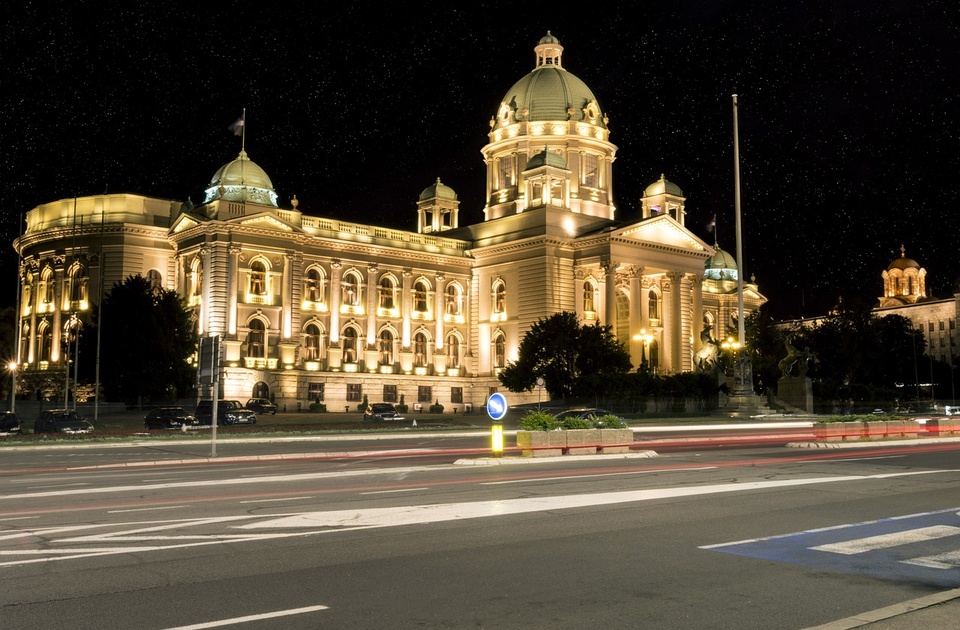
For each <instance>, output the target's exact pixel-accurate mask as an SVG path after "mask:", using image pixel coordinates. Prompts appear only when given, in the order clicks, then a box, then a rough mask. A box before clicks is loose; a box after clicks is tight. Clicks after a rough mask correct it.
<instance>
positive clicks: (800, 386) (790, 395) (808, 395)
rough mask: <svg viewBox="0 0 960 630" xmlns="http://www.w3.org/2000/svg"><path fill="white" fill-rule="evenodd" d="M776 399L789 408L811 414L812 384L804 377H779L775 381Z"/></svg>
mask: <svg viewBox="0 0 960 630" xmlns="http://www.w3.org/2000/svg"><path fill="white" fill-rule="evenodd" d="M777 398H779V399H780V400H782V401H783V402H785V403H787V404H788V405H790V406H791V407H797V408H798V409H803V410H804V411H806V412H807V413H813V384H812V383H811V382H810V379H809V378H807V377H806V376H781V377H780V380H779V381H777Z"/></svg>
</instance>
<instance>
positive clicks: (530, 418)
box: [520, 410, 559, 431]
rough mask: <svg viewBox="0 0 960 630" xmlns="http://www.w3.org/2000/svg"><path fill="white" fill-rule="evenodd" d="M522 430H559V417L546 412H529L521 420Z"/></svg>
mask: <svg viewBox="0 0 960 630" xmlns="http://www.w3.org/2000/svg"><path fill="white" fill-rule="evenodd" d="M520 428H522V429H523V430H524V431H553V430H554V429H557V428H559V427H558V424H557V417H556V416H554V415H553V414H552V413H547V412H546V411H532V410H531V411H528V412H527V414H526V415H525V416H523V417H522V418H520Z"/></svg>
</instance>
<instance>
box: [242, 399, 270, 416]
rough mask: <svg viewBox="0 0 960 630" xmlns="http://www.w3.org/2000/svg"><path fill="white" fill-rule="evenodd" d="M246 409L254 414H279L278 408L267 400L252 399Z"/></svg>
mask: <svg viewBox="0 0 960 630" xmlns="http://www.w3.org/2000/svg"><path fill="white" fill-rule="evenodd" d="M244 407H246V408H247V409H249V410H250V411H253V412H254V413H269V414H272V415H276V413H277V406H276V405H275V404H273V403H272V402H270V401H269V400H267V399H266V398H251V399H250V400H248V401H247V404H246V405H244Z"/></svg>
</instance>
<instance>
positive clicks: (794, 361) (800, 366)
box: [777, 337, 815, 377]
mask: <svg viewBox="0 0 960 630" xmlns="http://www.w3.org/2000/svg"><path fill="white" fill-rule="evenodd" d="M792 342H793V340H792V339H791V338H790V337H787V339H786V341H785V342H784V345H785V346H786V347H787V356H785V357H783V358H782V359H780V363H778V364H777V367H778V368H780V371H781V372H783V375H784V376H791V375H792V374H793V368H795V367H796V368H797V376H800V377H805V376H806V375H807V370H808V369H809V367H810V366H809V363H810V361H813V360H815V357H814V355H813V352H811V351H810V346H807V347H805V348H804V349H803V351H802V352H801V351H800V350H797V349H796V348H795V347H794V346H793V343H792Z"/></svg>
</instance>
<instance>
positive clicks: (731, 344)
mask: <svg viewBox="0 0 960 630" xmlns="http://www.w3.org/2000/svg"><path fill="white" fill-rule="evenodd" d="M720 347H721V348H723V350H724V352H729V353H731V355H732V356H731V362H733V361H735V360H736V359H737V356H738V354H739V352H740V342H739V341H737V340H736V339H734V338H733V337H727V338H726V339H725V340H724V341H723V343H721V344H720Z"/></svg>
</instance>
